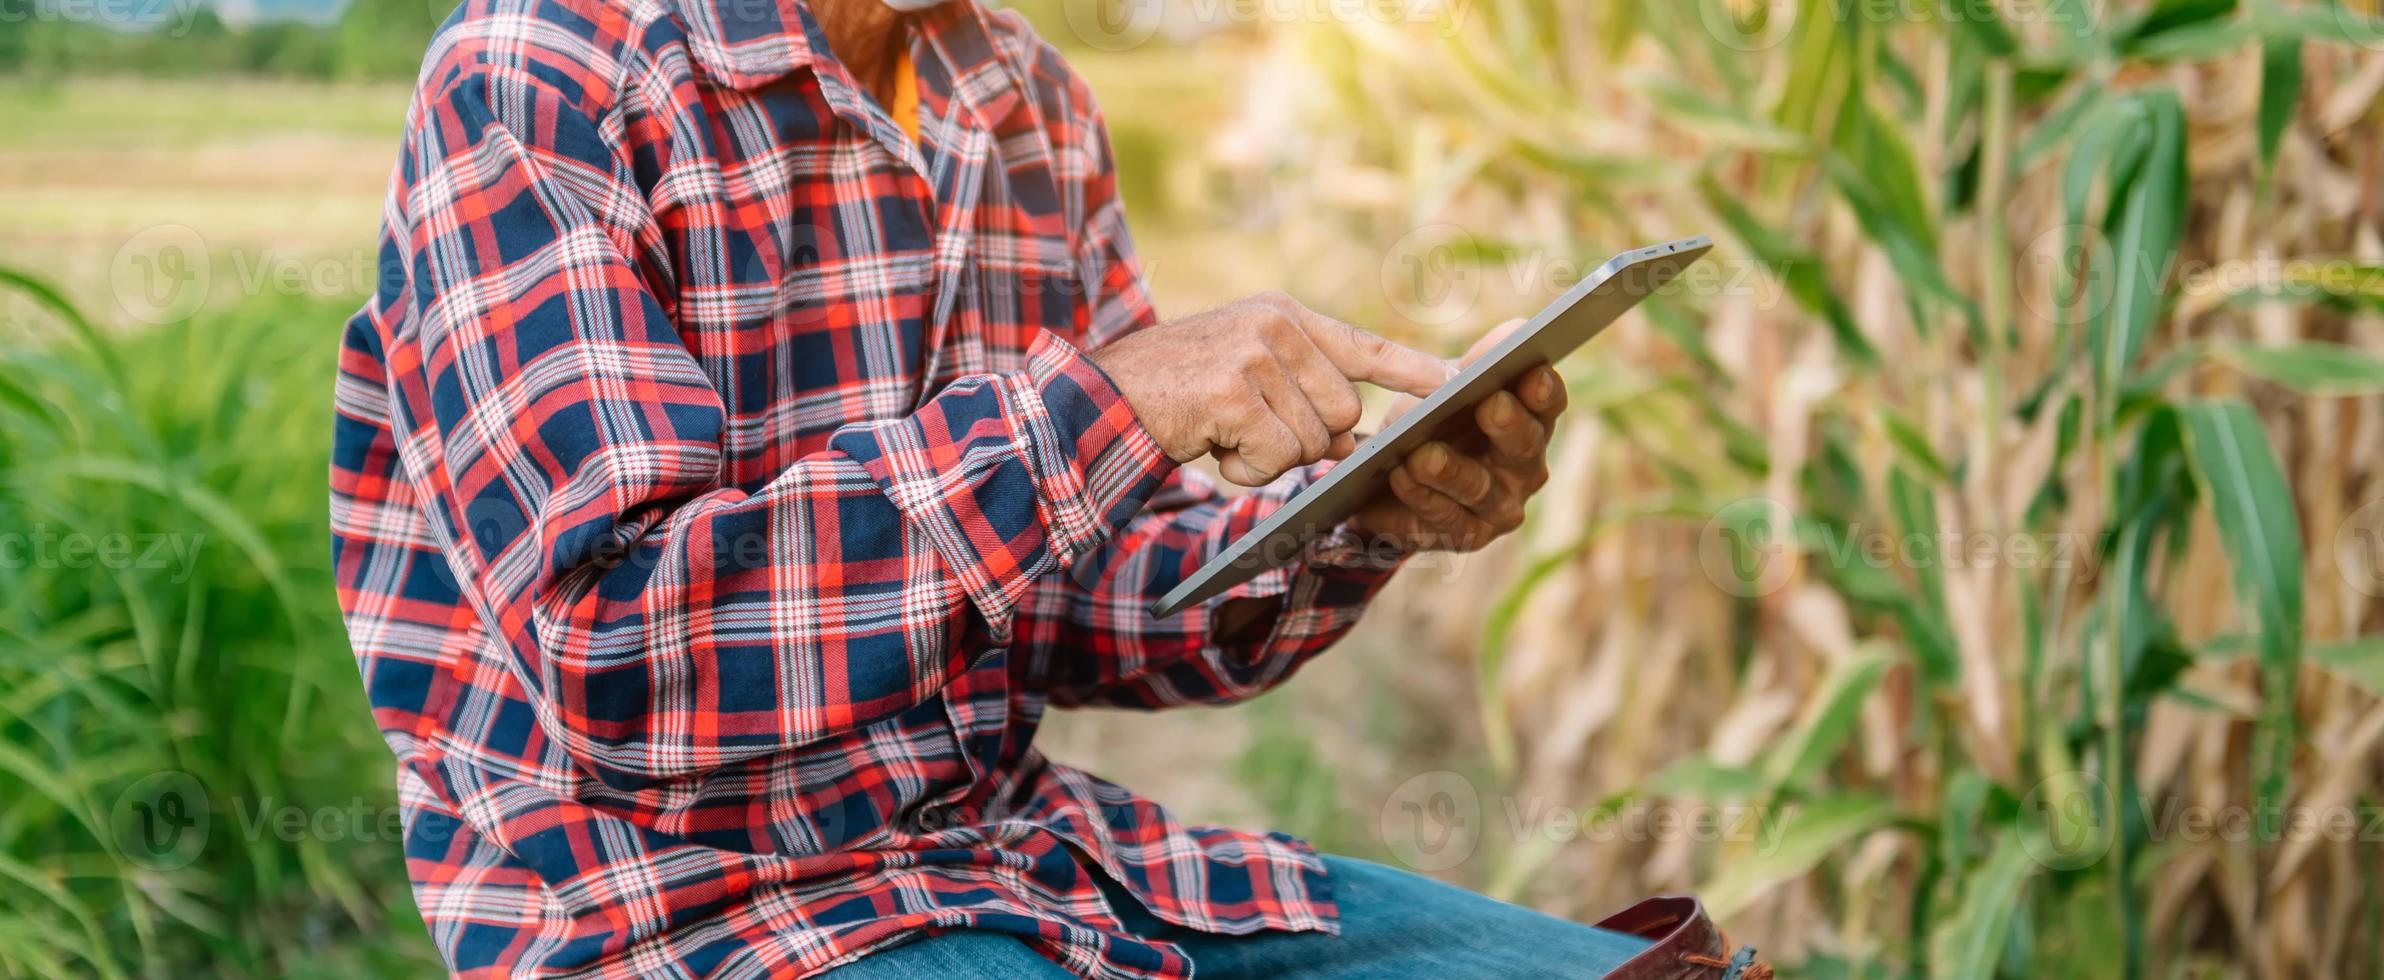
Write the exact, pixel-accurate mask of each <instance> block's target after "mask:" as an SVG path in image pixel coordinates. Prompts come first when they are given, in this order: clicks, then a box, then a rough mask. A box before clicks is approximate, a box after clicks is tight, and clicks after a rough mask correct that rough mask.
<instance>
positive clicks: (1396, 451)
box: [1151, 235, 1713, 617]
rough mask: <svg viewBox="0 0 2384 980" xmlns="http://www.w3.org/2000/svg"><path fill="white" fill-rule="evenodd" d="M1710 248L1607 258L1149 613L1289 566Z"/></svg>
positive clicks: (1702, 243)
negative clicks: (1488, 401) (1428, 451)
mask: <svg viewBox="0 0 2384 980" xmlns="http://www.w3.org/2000/svg"><path fill="white" fill-rule="evenodd" d="M1712 248H1713V240H1712V239H1710V238H1707V237H1705V236H1703V235H1699V236H1697V237H1695V238H1684V239H1681V240H1680V241H1677V242H1666V243H1664V244H1661V245H1650V246H1648V247H1646V248H1640V249H1632V250H1631V251H1628V252H1624V253H1622V254H1620V255H1617V256H1615V257H1613V258H1611V259H1608V260H1606V264H1604V265H1601V266H1598V267H1597V269H1596V270H1595V271H1593V272H1591V273H1590V274H1589V275H1586V276H1583V277H1582V278H1581V281H1580V282H1579V283H1576V284H1574V286H1573V288H1572V289H1570V290H1568V291H1566V293H1565V294H1564V296H1562V297H1561V298H1559V299H1557V301H1556V302H1553V303H1550V304H1548V306H1547V308H1546V309H1543V310H1541V311H1540V312H1539V313H1538V314H1537V315H1535V316H1533V317H1532V318H1531V320H1530V321H1529V322H1526V323H1525V324H1524V325H1523V326H1521V327H1518V328H1516V329H1515V332H1514V333H1511V334H1508V335H1507V337H1506V339H1505V340H1501V341H1499V342H1498V346H1496V347H1493V348H1491V349H1490V350H1489V351H1487V352H1484V353H1483V354H1482V356H1480V357H1478V358H1475V359H1474V361H1473V363H1472V364H1469V365H1467V366H1466V367H1465V369H1464V370H1463V371H1460V372H1458V374H1457V376H1456V377H1454V378H1451V379H1449V382H1448V383H1447V384H1444V385H1441V386H1440V388H1439V390H1437V391H1434V392H1433V393H1432V395H1431V397H1429V398H1426V399H1424V400H1423V401H1421V402H1419V403H1417V404H1416V406H1415V407H1414V408H1411V409H1408V410H1407V412H1406V413H1405V414H1403V415H1401V416H1399V417H1398V418H1397V419H1395V420H1393V421H1392V422H1391V424H1390V425H1389V426H1387V427H1385V428H1384V429H1383V430H1382V431H1381V432H1379V433H1376V434H1375V435H1374V437H1373V438H1370V439H1367V440H1366V441H1365V442H1364V443H1362V444H1360V445H1359V446H1358V448H1357V451H1356V452H1353V453H1351V454H1350V455H1349V458H1348V459H1345V460H1342V461H1341V463H1340V465H1337V466H1335V467H1333V469H1332V472H1329V473H1326V474H1325V475H1324V478H1323V479H1321V480H1318V481H1316V482H1315V483H1313V484H1310V485H1309V486H1308V489H1306V490H1302V491H1300V493H1299V495H1298V496H1296V497H1293V498H1291V500H1290V501H1289V502H1287V503H1285V504H1284V505H1283V507H1282V508H1281V509H1279V510H1277V511H1275V513H1274V514H1272V515H1271V516H1269V517H1268V518H1267V519H1266V520H1265V521H1263V522H1261V523H1260V524H1259V525H1258V526H1257V527H1254V528H1251V529H1250V532H1249V533H1248V534H1244V535H1242V536H1241V538H1240V539H1239V540H1236V541H1235V542H1234V543H1233V544H1232V545H1230V546H1228V547H1227V548H1226V549H1225V550H1224V551H1222V552H1219V553H1218V554H1217V557H1215V558H1211V559H1209V562H1208V564H1206V565H1202V566H1201V567H1200V571H1198V572H1195V573H1193V575H1192V577H1191V578H1188V579H1185V580H1184V581H1183V583H1182V584H1180V585H1177V586H1176V587H1175V589H1174V590H1172V591H1170V592H1168V593H1167V594H1166V595H1165V596H1163V597H1161V598H1160V599H1159V601H1157V602H1155V603H1152V604H1151V615H1153V616H1160V617H1166V616H1173V615H1175V614H1176V613H1178V612H1180V611H1182V610H1183V609H1184V607H1186V606H1189V605H1192V604H1193V603H1196V602H1205V601H1207V600H1209V599H1212V598H1215V597H1216V596H1218V595H1221V594H1223V593H1224V592H1225V590H1227V589H1230V588H1233V587H1234V586H1236V585H1240V584H1242V583H1244V582H1247V581H1250V580H1251V579H1253V578H1257V577H1258V575H1259V574H1260V573H1262V572H1264V571H1266V570H1267V569H1270V568H1275V567H1277V566H1281V565H1286V564H1289V563H1291V562H1292V561H1293V560H1294V559H1296V558H1298V557H1299V555H1300V553H1301V551H1302V550H1304V549H1305V548H1306V546H1307V543H1308V541H1309V540H1310V539H1312V538H1314V537H1316V536H1318V535H1320V534H1322V533H1324V532H1327V531H1330V530H1332V529H1333V528H1335V527H1338V526H1340V524H1341V522H1342V521H1345V520H1348V519H1349V516H1350V515H1351V514H1354V513H1357V510H1358V508H1359V507H1360V506H1362V505H1364V504H1365V503H1366V502H1367V501H1368V500H1372V499H1373V498H1374V497H1375V495H1376V494H1379V493H1381V492H1383V489H1384V486H1385V484H1386V482H1387V481H1388V479H1389V477H1390V473H1391V469H1392V467H1395V466H1397V465H1398V464H1399V463H1400V461H1402V460H1404V459H1406V458H1407V455H1408V454H1409V453H1411V452H1414V451H1415V450H1417V449H1419V448H1421V447H1422V446H1423V445H1424V444H1425V443H1427V442H1430V441H1432V439H1433V438H1434V437H1435V436H1436V435H1438V434H1440V431H1441V429H1442V427H1443V426H1445V425H1448V424H1449V423H1450V422H1451V421H1453V420H1457V419H1460V418H1463V417H1464V414H1465V413H1466V412H1468V411H1470V410H1471V409H1472V408H1473V407H1474V406H1476V405H1479V404H1481V402H1482V400H1483V399H1485V398H1488V397H1490V396H1491V395H1492V394H1494V393H1496V392H1499V391H1502V390H1504V389H1505V388H1506V387H1507V386H1509V385H1512V384H1514V383H1515V380H1516V379H1517V378H1520V377H1522V376H1523V373H1524V372H1525V371H1529V370H1531V369H1532V368H1535V367H1538V366H1540V365H1542V364H1553V363H1555V362H1556V361H1557V360H1559V359H1561V358H1563V357H1564V356H1565V355H1566V354H1569V353H1572V351H1573V348H1576V347H1579V346H1581V345H1582V344H1584V343H1587V342H1588V341H1589V339H1590V338H1591V337H1595V336H1597V335H1598V333H1599V332H1600V331H1603V330H1605V329H1606V325H1607V324H1610V323H1613V322H1614V320H1615V318H1617V317H1620V316H1621V315H1622V314H1623V311H1625V310H1628V309H1630V308H1631V307H1633V306H1637V305H1638V304H1639V301H1640V300H1642V299H1645V298H1647V296H1648V295H1649V294H1651V293H1654V292H1655V291H1656V290H1658V289H1661V288H1663V287H1664V284H1666V283H1669V282H1671V281H1672V280H1673V278H1674V277H1675V276H1678V275H1680V272H1681V270H1682V269H1686V268H1688V267H1689V264H1690V263H1693V262H1695V261H1697V259H1698V258H1699V257H1701V256H1703V255H1704V254H1705V253H1706V252H1708V251H1710V250H1712Z"/></svg>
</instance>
